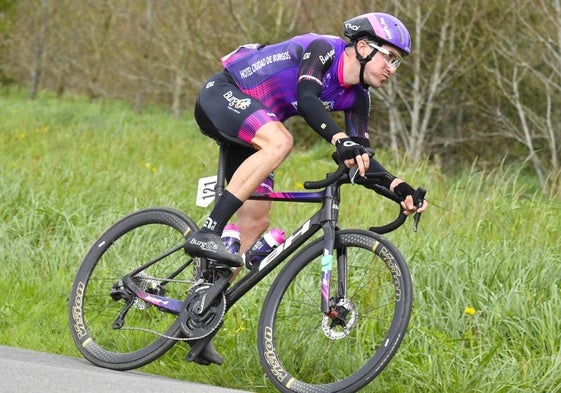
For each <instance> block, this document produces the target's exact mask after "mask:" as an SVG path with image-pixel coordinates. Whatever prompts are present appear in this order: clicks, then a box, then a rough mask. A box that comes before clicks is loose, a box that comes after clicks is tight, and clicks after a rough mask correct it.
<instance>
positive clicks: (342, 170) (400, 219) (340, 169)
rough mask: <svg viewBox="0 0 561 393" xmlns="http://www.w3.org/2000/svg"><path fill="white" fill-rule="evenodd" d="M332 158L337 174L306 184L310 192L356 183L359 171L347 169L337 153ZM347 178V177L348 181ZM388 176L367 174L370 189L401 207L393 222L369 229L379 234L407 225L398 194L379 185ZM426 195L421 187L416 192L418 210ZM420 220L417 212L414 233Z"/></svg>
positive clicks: (415, 199)
mask: <svg viewBox="0 0 561 393" xmlns="http://www.w3.org/2000/svg"><path fill="white" fill-rule="evenodd" d="M331 157H332V158H333V160H334V161H335V162H336V163H337V169H336V170H335V172H331V173H328V174H327V175H326V177H325V179H323V180H317V181H306V182H304V188H306V189H308V190H310V189H318V188H325V187H327V186H329V185H330V184H334V183H336V182H338V181H342V183H345V182H349V183H354V179H355V176H356V174H357V173H358V169H357V168H356V167H352V168H351V169H350V170H349V169H348V168H347V167H346V165H345V162H344V161H343V160H342V159H341V157H340V156H339V155H338V154H337V152H334V153H333V154H332V155H331ZM345 176H347V178H346V179H345ZM387 176H388V174H387V173H384V172H374V173H373V172H370V173H368V174H367V177H368V183H369V184H368V188H370V189H372V190H374V191H375V192H376V193H377V194H379V195H382V196H383V197H385V198H387V199H390V200H392V201H394V202H396V203H397V204H398V205H399V214H398V215H397V217H396V218H395V219H394V220H393V221H391V222H390V223H388V224H386V225H382V226H378V227H374V226H373V227H370V228H369V230H370V231H371V232H375V233H379V234H384V233H388V232H391V231H394V230H396V229H397V228H399V227H400V226H402V225H403V224H404V223H405V220H406V219H407V216H406V215H405V213H404V212H403V209H402V207H401V201H402V200H401V198H400V197H399V196H397V194H395V193H394V192H392V191H390V190H389V189H387V188H386V187H384V186H381V185H380V184H377V182H380V181H381V180H383V179H387ZM426 193H427V191H426V190H425V189H424V188H422V187H419V188H417V189H416V190H415V193H414V194H413V203H414V204H415V206H417V208H420V207H421V206H423V201H424V199H425V195H426ZM420 219H421V213H418V212H416V213H415V215H414V216H413V231H414V232H417V228H418V225H419V220H420Z"/></svg>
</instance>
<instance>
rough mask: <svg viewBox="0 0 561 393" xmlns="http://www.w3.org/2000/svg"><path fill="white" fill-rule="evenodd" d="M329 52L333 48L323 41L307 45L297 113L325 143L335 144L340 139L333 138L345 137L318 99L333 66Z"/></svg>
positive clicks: (301, 72) (298, 86) (301, 73)
mask: <svg viewBox="0 0 561 393" xmlns="http://www.w3.org/2000/svg"><path fill="white" fill-rule="evenodd" d="M332 51H333V46H332V45H331V44H330V43H329V42H328V41H326V40H324V39H322V38H318V39H317V40H315V41H312V42H311V43H310V45H308V47H307V48H306V52H305V53H304V55H303V57H302V60H301V63H300V70H299V73H298V85H297V97H298V113H299V114H300V115H301V116H302V117H303V118H304V120H306V122H307V123H308V124H309V125H310V127H311V128H312V129H313V130H314V131H316V132H317V133H318V134H320V135H321V136H322V137H323V138H324V139H325V140H327V141H328V142H330V143H335V140H336V139H339V138H336V139H335V140H333V137H334V136H335V135H336V134H339V133H342V135H344V136H346V134H345V133H344V131H343V130H341V127H339V126H338V125H337V123H336V122H335V121H334V120H333V118H332V117H331V115H330V114H329V112H328V111H327V110H326V109H325V108H324V106H323V103H322V101H321V99H320V96H321V92H322V89H323V84H322V80H323V76H324V74H325V73H326V71H327V70H328V69H329V67H331V65H332V64H333V56H329V54H330V53H331V52H332ZM338 137H341V135H338Z"/></svg>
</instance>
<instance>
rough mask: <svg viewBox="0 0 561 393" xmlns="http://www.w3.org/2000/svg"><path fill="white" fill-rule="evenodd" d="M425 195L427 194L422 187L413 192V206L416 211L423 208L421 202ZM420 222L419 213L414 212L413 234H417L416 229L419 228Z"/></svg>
mask: <svg viewBox="0 0 561 393" xmlns="http://www.w3.org/2000/svg"><path fill="white" fill-rule="evenodd" d="M426 194H427V190H425V189H424V188H422V187H419V188H417V190H415V193H414V194H413V203H414V204H415V206H416V207H417V209H420V208H421V207H423V201H424V200H425V195H426ZM420 220H421V213H419V212H415V215H414V216H413V232H415V233H416V232H417V228H418V227H419V221H420Z"/></svg>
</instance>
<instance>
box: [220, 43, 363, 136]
mask: <svg viewBox="0 0 561 393" xmlns="http://www.w3.org/2000/svg"><path fill="white" fill-rule="evenodd" d="M346 46H347V44H346V42H345V41H344V40H343V39H341V38H339V37H335V36H326V35H317V34H313V33H312V34H305V35H301V36H297V37H294V38H292V39H289V40H287V41H284V42H281V43H278V44H274V45H260V44H250V45H243V46H240V47H239V48H238V49H236V50H235V51H234V52H232V53H230V54H228V55H226V56H224V57H223V58H222V59H221V61H222V64H223V66H224V68H225V69H226V70H227V71H228V72H229V73H230V75H231V77H232V78H233V80H234V81H235V83H236V84H237V86H238V87H239V89H240V90H241V91H242V92H243V93H245V94H246V95H248V96H250V97H253V98H255V99H257V100H259V101H260V102H261V103H262V104H263V105H264V106H265V107H266V108H267V109H268V110H269V111H270V112H272V113H274V115H275V116H276V117H277V118H278V120H280V121H284V120H286V119H288V118H289V117H291V116H294V115H301V116H303V117H304V119H306V121H307V122H308V123H309V125H310V126H311V127H312V128H313V129H314V130H315V131H316V132H317V133H319V134H320V135H322V136H323V137H324V138H325V139H327V140H328V141H329V142H331V137H332V136H333V135H334V134H336V133H337V132H340V131H341V129H340V127H339V126H338V125H337V124H336V123H335V122H334V121H333V119H332V117H331V116H330V115H329V114H328V113H327V112H328V111H345V113H346V116H345V120H346V132H347V134H348V135H349V136H353V137H358V138H360V139H366V140H367V139H368V134H367V119H368V116H369V108H370V96H369V93H368V90H366V89H364V88H363V87H361V86H360V85H355V86H348V85H345V84H344V81H343V62H344V50H345V47H346ZM234 99H235V97H234ZM255 131H256V130H255ZM363 143H367V142H363Z"/></svg>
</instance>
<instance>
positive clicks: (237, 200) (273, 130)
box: [185, 121, 293, 266]
mask: <svg viewBox="0 0 561 393" xmlns="http://www.w3.org/2000/svg"><path fill="white" fill-rule="evenodd" d="M251 144H252V145H253V147H254V148H255V149H257V151H256V152H255V153H254V154H252V155H250V156H249V157H248V158H247V159H246V160H245V161H243V162H242V163H241V165H240V166H239V167H238V168H237V169H236V171H235V172H234V175H233V176H232V178H231V179H230V182H229V183H228V186H227V187H226V190H225V191H224V193H223V194H222V196H221V197H220V198H219V199H218V201H217V203H216V205H215V206H214V208H213V210H212V212H211V213H210V215H209V217H208V219H207V220H206V222H205V224H204V226H203V228H201V230H200V231H198V232H197V233H195V234H194V235H193V236H191V238H190V239H189V240H188V242H187V245H186V247H185V248H186V250H187V252H189V253H190V254H192V255H197V256H201V257H205V258H210V259H218V260H221V261H222V262H224V263H227V264H230V265H232V266H241V264H242V261H241V257H240V256H239V255H234V254H231V253H229V252H228V250H227V249H226V247H224V245H223V244H222V242H221V241H220V235H221V234H222V231H223V229H224V227H225V226H226V224H227V222H228V220H230V218H231V217H232V216H233V215H234V213H236V211H237V210H238V209H239V208H240V207H241V205H242V203H243V202H244V201H246V200H247V199H248V198H249V196H250V195H251V194H252V193H253V191H254V190H255V189H256V188H257V186H259V184H261V182H262V181H263V180H264V179H265V178H266V177H267V176H268V175H269V174H270V173H271V172H273V171H274V170H275V169H276V168H277V167H278V166H279V165H280V164H281V163H282V162H283V161H284V159H285V158H286V157H287V156H288V154H289V153H290V151H291V150H292V146H293V140H292V135H291V134H290V132H289V131H288V130H287V129H286V127H285V126H284V125H283V124H282V123H281V122H279V121H271V122H268V123H265V124H264V125H263V126H261V127H260V128H259V129H258V130H257V132H256V133H255V136H254V137H253V139H252V140H251Z"/></svg>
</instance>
